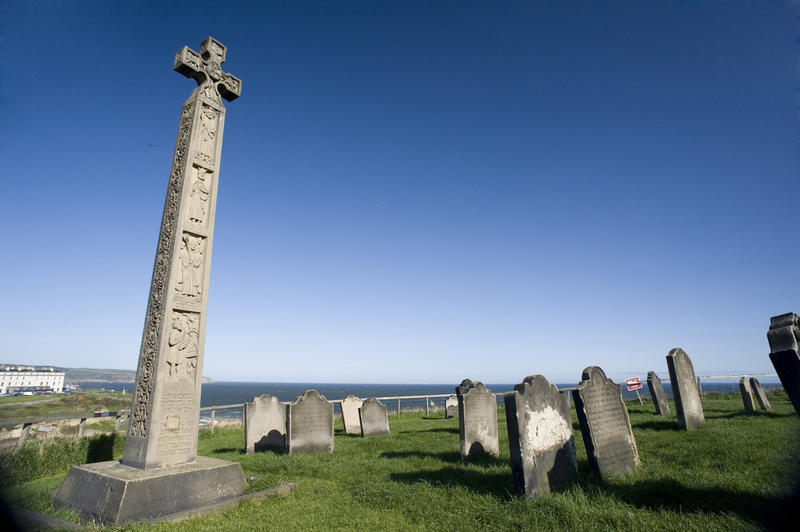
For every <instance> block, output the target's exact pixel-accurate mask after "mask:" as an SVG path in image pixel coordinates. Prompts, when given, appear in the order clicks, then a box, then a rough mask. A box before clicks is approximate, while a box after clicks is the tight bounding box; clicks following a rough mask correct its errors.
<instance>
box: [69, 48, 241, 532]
mask: <svg viewBox="0 0 800 532" xmlns="http://www.w3.org/2000/svg"><path fill="white" fill-rule="evenodd" d="M225 55H226V48H225V46H223V45H222V44H221V43H220V42H219V41H217V40H215V39H212V38H211V37H209V38H207V39H206V40H204V41H203V43H202V45H201V48H200V53H197V52H195V51H193V50H191V49H189V48H188V47H183V49H181V50H180V51H179V52H178V54H177V55H176V57H175V64H174V69H175V70H176V71H177V72H179V73H180V74H183V75H184V76H186V77H190V78H194V79H195V80H196V81H197V83H198V87H197V88H196V89H195V90H194V91H193V92H192V94H191V95H190V96H189V99H187V100H186V102H184V104H183V109H182V110H181V117H180V122H179V124H178V136H177V141H176V143H175V153H174V156H173V159H172V170H171V172H170V176H169V183H168V185H167V196H166V200H165V203H164V211H163V217H162V220H161V231H160V234H159V237H158V244H157V248H156V258H155V265H154V268H153V277H152V281H151V284H150V297H149V300H148V303H147V313H146V317H145V323H144V332H143V334H142V344H141V350H140V353H139V364H138V369H137V372H136V388H135V390H134V393H133V404H132V407H131V417H130V424H129V427H128V433H127V438H126V440H125V450H124V454H123V457H122V461H121V463H120V462H117V461H112V462H99V463H94V464H87V465H83V466H76V467H74V468H72V470H71V471H70V473H69V474H68V475H67V477H66V478H65V479H64V482H63V483H62V484H61V487H60V488H59V489H58V491H57V493H56V495H55V499H54V502H55V504H56V505H61V506H71V507H75V508H78V510H79V511H80V512H81V514H83V515H84V516H87V517H91V518H93V519H96V520H99V521H105V522H108V521H110V522H121V521H126V520H129V519H139V518H146V517H155V516H159V515H165V514H169V513H174V512H178V511H183V510H187V509H190V508H193V507H195V506H197V505H199V504H210V503H213V502H215V501H219V500H221V499H225V498H228V497H233V496H238V495H240V494H241V493H242V491H243V490H244V487H245V482H244V476H243V474H242V471H241V467H240V466H239V464H237V463H233V462H225V461H221V460H215V459H211V458H206V457H200V456H197V429H198V418H199V410H200V388H201V379H202V374H203V349H204V343H205V328H206V308H207V305H208V286H209V269H210V266H211V247H212V245H211V244H212V239H213V234H214V214H215V209H216V201H217V181H218V179H219V168H220V155H221V151H222V133H223V126H224V122H225V106H224V105H223V104H222V98H224V99H226V100H228V101H231V100H234V99H235V98H237V97H238V96H239V94H240V92H241V86H242V82H241V80H239V79H238V78H236V77H235V76H232V75H230V74H227V73H225V72H223V71H222V68H221V64H222V63H223V62H224V61H225ZM177 485H180V494H179V495H178V496H176V494H175V488H174V486H177Z"/></svg>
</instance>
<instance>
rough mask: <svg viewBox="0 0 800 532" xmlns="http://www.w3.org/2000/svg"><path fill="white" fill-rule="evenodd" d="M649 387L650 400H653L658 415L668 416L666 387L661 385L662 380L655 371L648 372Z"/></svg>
mask: <svg viewBox="0 0 800 532" xmlns="http://www.w3.org/2000/svg"><path fill="white" fill-rule="evenodd" d="M647 387H648V388H649V389H650V398H651V399H653V405H654V406H655V407H656V415H658V416H668V415H669V403H668V402H667V394H665V393H664V386H662V385H661V379H659V378H658V375H656V372H655V371H648V372H647Z"/></svg>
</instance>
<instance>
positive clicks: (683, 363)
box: [667, 347, 706, 430]
mask: <svg viewBox="0 0 800 532" xmlns="http://www.w3.org/2000/svg"><path fill="white" fill-rule="evenodd" d="M667 369H668V370H669V383H670V386H672V397H673V399H675V410H676V411H677V414H678V425H679V426H680V427H681V428H682V429H685V430H694V429H696V428H699V427H700V426H702V425H703V423H704V422H705V420H706V418H705V416H704V415H703V403H702V402H701V401H700V392H699V391H698V389H697V383H696V382H697V381H696V378H695V376H694V367H693V366H692V361H691V359H690V358H689V355H687V354H686V352H685V351H684V350H683V349H681V348H680V347H676V348H675V349H671V350H670V352H669V354H668V355H667Z"/></svg>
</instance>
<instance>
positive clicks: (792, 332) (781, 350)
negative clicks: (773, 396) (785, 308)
mask: <svg viewBox="0 0 800 532" xmlns="http://www.w3.org/2000/svg"><path fill="white" fill-rule="evenodd" d="M767 340H768V341H769V348H770V354H769V359H770V360H771V361H772V365H773V366H775V372H776V373H777V374H778V378H779V379H780V380H781V384H782V385H783V389H784V390H785V391H786V395H788V396H789V400H790V401H791V402H792V405H794V411H795V412H796V413H797V415H798V416H800V317H798V316H797V314H795V313H794V312H789V313H788V314H781V315H780V316H773V317H772V318H770V323H769V331H767Z"/></svg>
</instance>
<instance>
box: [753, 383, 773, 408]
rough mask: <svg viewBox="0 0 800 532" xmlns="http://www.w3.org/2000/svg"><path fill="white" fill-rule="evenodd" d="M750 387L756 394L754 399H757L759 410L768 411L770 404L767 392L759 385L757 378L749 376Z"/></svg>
mask: <svg viewBox="0 0 800 532" xmlns="http://www.w3.org/2000/svg"><path fill="white" fill-rule="evenodd" d="M750 387H751V388H752V389H753V393H755V395H756V400H758V406H760V407H761V410H764V411H765V412H770V411H771V410H772V404H770V402H769V399H767V392H765V391H764V387H763V386H761V383H760V382H758V379H756V378H755V377H750Z"/></svg>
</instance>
